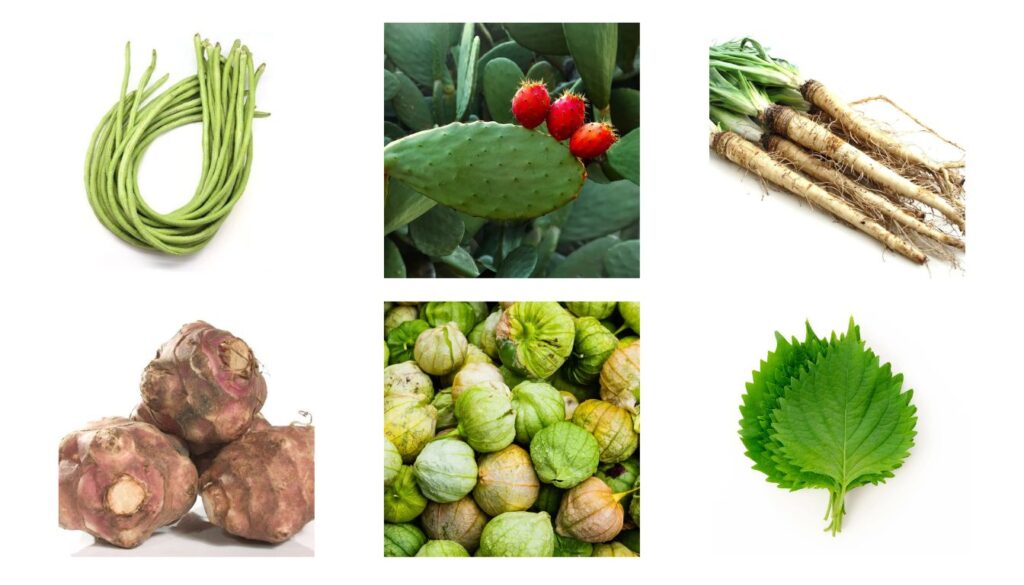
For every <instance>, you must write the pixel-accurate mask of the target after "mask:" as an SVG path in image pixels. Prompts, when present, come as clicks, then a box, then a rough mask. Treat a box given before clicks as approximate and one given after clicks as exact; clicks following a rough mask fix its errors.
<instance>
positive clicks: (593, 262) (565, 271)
mask: <svg viewBox="0 0 1024 585" xmlns="http://www.w3.org/2000/svg"><path fill="white" fill-rule="evenodd" d="M618 243H619V238H616V237H615V236H605V237H603V238H598V239H596V240H594V241H592V242H590V243H588V244H586V245H584V246H582V247H581V248H579V249H578V250H576V251H574V252H573V253H572V254H569V255H568V256H567V257H566V258H565V260H562V261H561V263H559V264H558V266H557V267H556V268H555V269H554V270H552V271H551V273H550V276H551V277H553V278H600V277H602V276H604V255H605V254H606V253H607V252H608V249H609V248H611V247H612V246H614V245H615V244H618Z"/></svg>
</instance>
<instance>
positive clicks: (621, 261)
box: [604, 240, 640, 278]
mask: <svg viewBox="0 0 1024 585" xmlns="http://www.w3.org/2000/svg"><path fill="white" fill-rule="evenodd" d="M604 271H605V274H607V275H608V276H609V277H610V278H640V240H629V241H627V242H622V243H621V244H615V245H614V246H612V247H611V248H608V252H607V253H605V255H604Z"/></svg>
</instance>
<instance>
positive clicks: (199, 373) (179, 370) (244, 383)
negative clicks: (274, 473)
mask: <svg viewBox="0 0 1024 585" xmlns="http://www.w3.org/2000/svg"><path fill="white" fill-rule="evenodd" d="M266 398H267V384H266V381H265V380H264V379H263V375H262V374H261V373H260V371H259V365H258V363H257V361H256V357H255V356H254V355H253V353H252V350H251V349H249V346H248V345H246V343H245V342H244V341H242V340H241V339H239V338H237V337H235V336H233V335H231V334H230V333H228V332H227V331H223V330H221V329H216V328H214V327H213V326H212V325H210V324H208V323H204V322H202V321H196V322H194V323H189V324H188V325H185V326H184V327H182V329H181V331H179V332H178V334H177V335H175V336H174V337H173V338H172V339H171V340H170V341H168V342H167V343H165V344H164V345H163V347H161V348H160V350H159V351H158V352H157V354H156V358H155V359H154V360H153V361H151V362H150V363H149V365H148V366H147V367H146V370H145V372H144V373H143V376H142V402H143V404H142V405H141V406H140V407H139V409H138V410H137V412H136V417H137V418H139V419H141V420H145V421H147V422H151V423H152V424H154V425H156V426H157V427H158V428H159V429H160V430H162V431H164V432H166V433H171V434H173V435H176V436H178V437H181V438H182V439H184V440H185V441H187V442H188V444H189V447H190V449H191V450H193V452H197V453H198V452H201V451H202V450H203V449H204V448H210V447H213V446H216V445H222V444H224V443H229V442H231V441H234V440H235V439H237V438H239V437H241V436H242V434H243V433H245V432H246V431H247V430H249V427H250V426H251V425H252V423H253V419H254V417H255V416H256V415H257V414H258V413H259V411H260V409H261V408H262V407H263V402H264V401H265V400H266Z"/></svg>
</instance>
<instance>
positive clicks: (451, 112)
mask: <svg viewBox="0 0 1024 585" xmlns="http://www.w3.org/2000/svg"><path fill="white" fill-rule="evenodd" d="M431 106H432V108H433V110H434V122H435V123H437V124H450V123H452V122H454V121H455V86H454V85H451V84H448V83H444V82H443V81H441V80H437V81H434V95H433V101H431Z"/></svg>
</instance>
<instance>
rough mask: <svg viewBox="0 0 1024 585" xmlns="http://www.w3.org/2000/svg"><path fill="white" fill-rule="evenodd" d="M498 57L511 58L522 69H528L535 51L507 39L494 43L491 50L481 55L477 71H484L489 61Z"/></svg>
mask: <svg viewBox="0 0 1024 585" xmlns="http://www.w3.org/2000/svg"><path fill="white" fill-rule="evenodd" d="M498 57H504V58H506V59H509V60H511V61H512V62H514V63H515V64H516V65H518V66H519V68H520V69H526V68H528V67H529V66H530V63H531V62H532V61H533V58H534V53H533V51H531V50H529V49H527V48H525V47H523V46H522V45H520V44H519V43H516V42H515V41H505V42H504V43H499V44H497V45H494V47H492V48H491V50H490V51H487V52H486V53H484V54H483V56H481V57H480V61H479V62H478V63H477V66H476V68H477V71H483V70H484V67H486V66H487V64H488V63H489V62H491V61H492V60H493V59H497V58H498Z"/></svg>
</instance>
